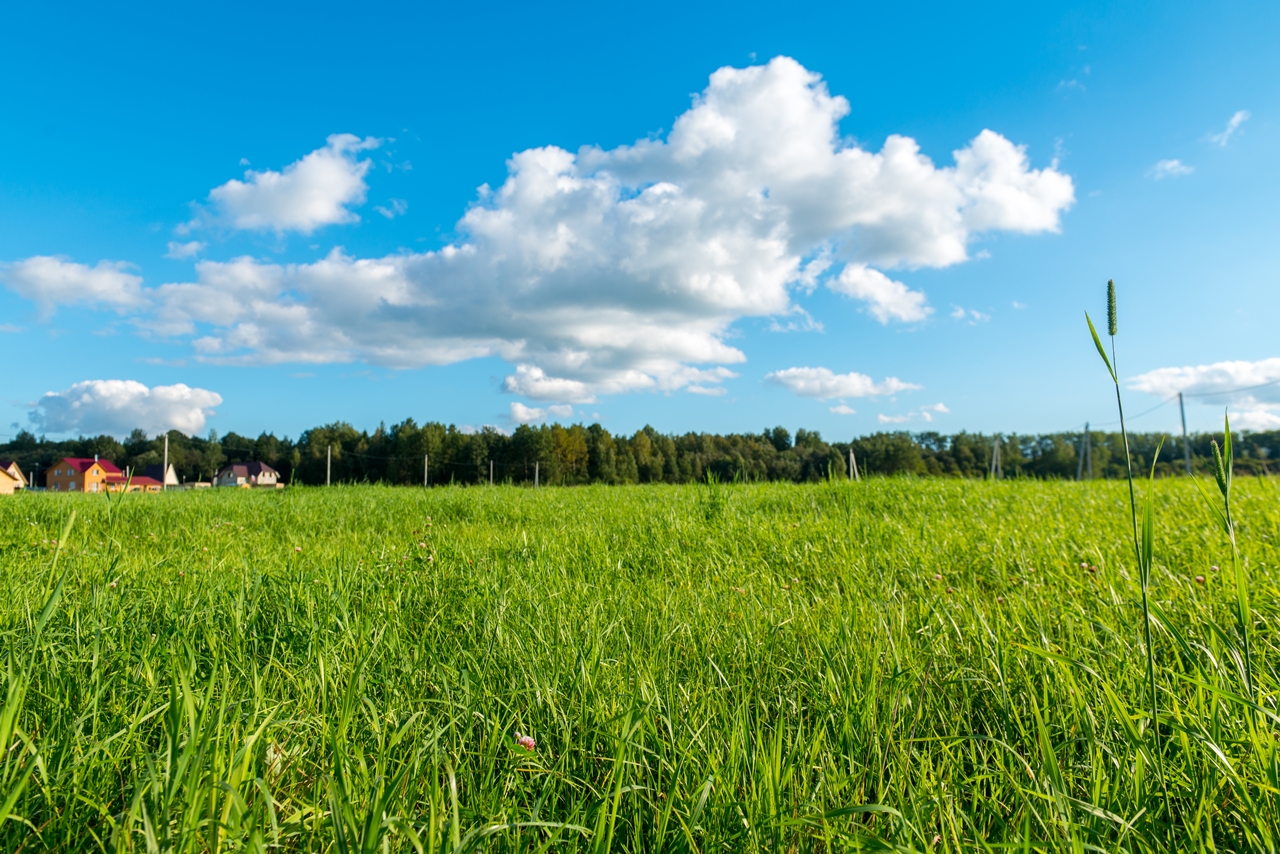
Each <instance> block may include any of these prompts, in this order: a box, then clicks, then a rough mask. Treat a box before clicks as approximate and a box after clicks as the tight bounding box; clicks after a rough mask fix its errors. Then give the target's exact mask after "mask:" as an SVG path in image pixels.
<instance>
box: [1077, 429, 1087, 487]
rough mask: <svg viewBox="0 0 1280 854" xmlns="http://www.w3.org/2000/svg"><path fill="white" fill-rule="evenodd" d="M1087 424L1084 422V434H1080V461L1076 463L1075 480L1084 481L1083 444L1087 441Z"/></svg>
mask: <svg viewBox="0 0 1280 854" xmlns="http://www.w3.org/2000/svg"><path fill="white" fill-rule="evenodd" d="M1088 435H1089V422H1088V421H1086V422H1084V432H1083V433H1081V434H1080V459H1079V460H1078V461H1077V462H1076V480H1084V443H1085V442H1087V441H1088V438H1087V437H1088Z"/></svg>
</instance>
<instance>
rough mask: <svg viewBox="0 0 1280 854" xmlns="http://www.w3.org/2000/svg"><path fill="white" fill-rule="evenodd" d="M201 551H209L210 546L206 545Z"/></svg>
mask: <svg viewBox="0 0 1280 854" xmlns="http://www.w3.org/2000/svg"><path fill="white" fill-rule="evenodd" d="M200 551H202V552H207V551H209V547H208V546H205V547H204V548H202V549H201V550H200Z"/></svg>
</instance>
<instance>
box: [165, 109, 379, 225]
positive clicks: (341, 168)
mask: <svg viewBox="0 0 1280 854" xmlns="http://www.w3.org/2000/svg"><path fill="white" fill-rule="evenodd" d="M381 144H382V141H381V140H379V139H374V138H373V137H367V138H365V139H360V137H358V136H354V135H352V134H349V133H335V134H333V135H331V136H329V137H328V139H327V140H326V145H325V146H324V148H318V149H316V150H315V151H313V152H311V153H310V154H308V155H306V156H305V157H303V158H302V159H301V160H298V161H296V162H294V163H291V164H289V165H288V166H286V167H285V168H284V170H283V171H280V172H275V171H272V170H270V169H268V170H266V171H263V172H255V171H253V170H248V171H246V172H245V173H244V180H243V181H239V180H236V179H234V178H233V179H232V180H230V181H228V182H227V183H225V184H223V185H222V186H220V187H214V188H213V189H212V190H210V191H209V208H208V209H206V210H203V211H201V213H200V215H198V216H197V217H196V218H195V219H193V220H192V221H191V222H189V223H187V224H186V225H185V226H184V227H183V229H180V230H190V229H192V228H197V227H200V226H207V225H221V226H225V227H228V228H235V229H241V230H246V231H274V232H276V233H279V234H282V233H284V232H286V231H296V232H300V233H302V234H310V233H311V232H313V231H315V230H316V229H317V228H320V227H321V226H325V225H334V224H337V223H344V222H357V221H358V220H359V219H360V217H359V216H357V215H356V214H354V213H352V212H351V211H350V210H348V206H349V205H359V204H363V203H364V200H365V193H366V191H367V190H368V189H369V187H368V185H367V184H366V183H365V180H364V176H365V174H366V173H368V171H369V168H370V166H371V165H372V164H371V162H370V161H369V160H360V159H359V158H358V156H357V155H358V154H359V153H360V152H361V151H367V150H369V149H372V148H377V147H378V146H379V145H381Z"/></svg>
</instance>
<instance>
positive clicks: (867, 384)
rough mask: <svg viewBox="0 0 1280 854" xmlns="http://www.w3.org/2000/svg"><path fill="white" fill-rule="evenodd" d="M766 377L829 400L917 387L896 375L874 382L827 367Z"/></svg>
mask: <svg viewBox="0 0 1280 854" xmlns="http://www.w3.org/2000/svg"><path fill="white" fill-rule="evenodd" d="M765 380H766V381H767V382H771V383H777V384H778V385H780V386H784V387H786V388H789V389H791V391H793V392H795V393H796V394H798V395H800V396H801V397H814V398H817V399H818V400H830V399H831V398H835V397H871V396H875V395H885V394H896V393H897V392H900V391H910V390H912V389H918V388H920V386H918V385H915V384H914V383H904V382H903V381H902V380H900V379H898V378H897V377H887V378H886V379H885V380H884V381H883V382H880V383H877V382H875V381H874V380H873V379H871V377H869V376H867V375H866V374H859V373H856V372H851V373H847V374H837V373H835V372H833V371H832V370H831V369H830V368H787V369H785V370H782V371H774V372H772V373H770V374H766V375H765Z"/></svg>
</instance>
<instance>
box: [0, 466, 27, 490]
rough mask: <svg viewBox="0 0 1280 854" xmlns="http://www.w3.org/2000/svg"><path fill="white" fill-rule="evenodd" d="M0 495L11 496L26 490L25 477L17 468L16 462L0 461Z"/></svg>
mask: <svg viewBox="0 0 1280 854" xmlns="http://www.w3.org/2000/svg"><path fill="white" fill-rule="evenodd" d="M0 472H3V473H4V475H5V477H0V495H13V493H14V492H15V491H16V490H19V489H26V488H27V478H26V475H24V474H23V473H22V469H20V468H18V461H17V460H0Z"/></svg>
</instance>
